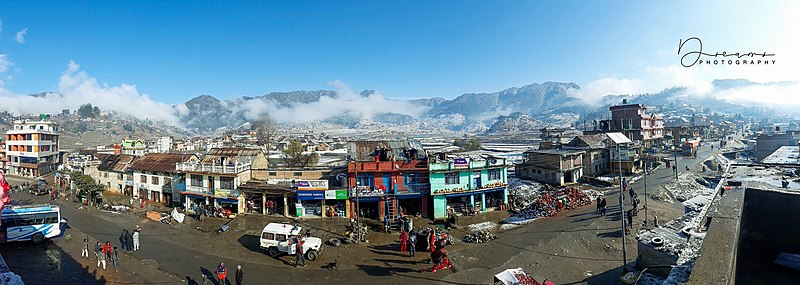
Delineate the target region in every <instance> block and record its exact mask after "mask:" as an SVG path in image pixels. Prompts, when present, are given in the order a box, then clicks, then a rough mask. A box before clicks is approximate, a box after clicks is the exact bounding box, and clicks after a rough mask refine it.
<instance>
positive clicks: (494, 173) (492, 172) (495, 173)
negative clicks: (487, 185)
mask: <svg viewBox="0 0 800 285" xmlns="http://www.w3.org/2000/svg"><path fill="white" fill-rule="evenodd" d="M487 174H488V175H489V180H500V169H498V168H495V169H489V170H488V171H487Z"/></svg>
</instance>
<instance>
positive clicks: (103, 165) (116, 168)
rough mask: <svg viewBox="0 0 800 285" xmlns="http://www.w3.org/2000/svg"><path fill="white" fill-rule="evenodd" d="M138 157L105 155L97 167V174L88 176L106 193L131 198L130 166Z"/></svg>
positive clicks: (131, 179)
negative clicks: (103, 188)
mask: <svg viewBox="0 0 800 285" xmlns="http://www.w3.org/2000/svg"><path fill="white" fill-rule="evenodd" d="M138 158H139V156H135V155H129V154H112V155H105V156H104V157H103V158H102V160H101V161H100V164H99V165H97V167H95V168H94V169H96V171H97V174H89V173H87V175H90V176H92V178H95V181H97V183H98V184H101V185H103V186H105V187H106V188H105V189H106V191H111V192H114V193H119V194H125V195H128V196H133V184H134V183H133V170H132V169H131V166H132V165H133V163H134V162H135V161H136V160H137V159H138Z"/></svg>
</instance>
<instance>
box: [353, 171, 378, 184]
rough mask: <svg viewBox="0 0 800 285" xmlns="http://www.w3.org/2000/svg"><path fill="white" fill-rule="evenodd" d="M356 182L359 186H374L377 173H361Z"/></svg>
mask: <svg viewBox="0 0 800 285" xmlns="http://www.w3.org/2000/svg"><path fill="white" fill-rule="evenodd" d="M356 182H357V184H358V186H372V185H373V184H375V174H371V173H370V174H359V175H358V177H357V178H356Z"/></svg>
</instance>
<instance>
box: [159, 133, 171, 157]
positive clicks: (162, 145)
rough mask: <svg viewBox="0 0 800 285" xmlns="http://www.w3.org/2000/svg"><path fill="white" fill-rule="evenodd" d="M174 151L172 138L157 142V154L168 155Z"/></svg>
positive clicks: (164, 138) (161, 138)
mask: <svg viewBox="0 0 800 285" xmlns="http://www.w3.org/2000/svg"><path fill="white" fill-rule="evenodd" d="M171 149H172V137H166V136H164V137H159V138H158V140H157V141H156V152H158V153H167V152H169V151H170V150H171Z"/></svg>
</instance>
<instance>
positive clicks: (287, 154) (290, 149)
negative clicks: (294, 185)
mask: <svg viewBox="0 0 800 285" xmlns="http://www.w3.org/2000/svg"><path fill="white" fill-rule="evenodd" d="M283 161H284V162H285V163H286V166H288V167H290V168H295V167H300V168H306V167H309V166H315V165H317V162H318V161H319V154H318V153H316V152H312V153H309V154H304V153H303V144H301V143H300V142H299V141H297V140H292V141H290V142H289V145H288V146H286V150H284V151H283Z"/></svg>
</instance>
